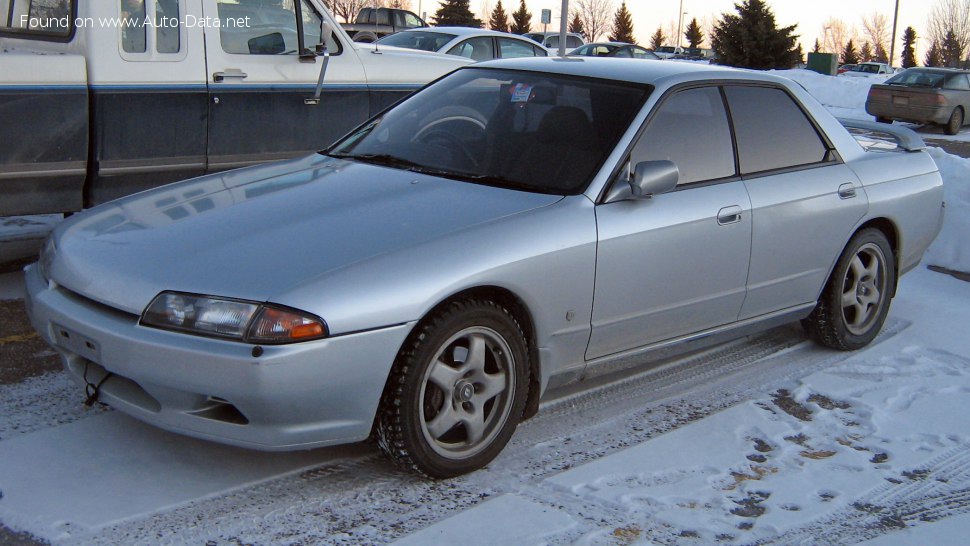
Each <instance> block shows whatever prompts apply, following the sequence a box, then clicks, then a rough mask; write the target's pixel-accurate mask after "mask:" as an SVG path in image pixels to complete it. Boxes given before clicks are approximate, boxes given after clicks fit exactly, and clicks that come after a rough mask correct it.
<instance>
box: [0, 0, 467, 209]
mask: <svg viewBox="0 0 970 546" xmlns="http://www.w3.org/2000/svg"><path fill="white" fill-rule="evenodd" d="M324 29H329V30H327V31H326V39H325V40H321V36H322V35H323V34H324ZM324 46H325V47H324ZM470 62H471V61H470V60H468V59H464V58H462V57H457V56H454V55H441V54H437V53H428V52H423V51H412V50H396V49H395V48H381V49H380V50H379V51H371V50H361V49H358V48H357V47H356V46H355V44H354V42H353V41H352V40H351V39H350V37H349V36H348V35H347V34H346V33H345V32H344V31H343V30H341V28H340V26H339V25H337V24H336V23H335V22H334V20H333V18H332V16H331V15H330V13H329V12H328V11H327V10H326V9H325V6H324V3H323V1H322V0H300V1H298V2H295V3H294V2H286V3H281V2H268V1H258V0H232V1H229V0H96V1H95V0H33V1H30V0H0V120H3V121H2V123H0V142H2V143H3V144H2V145H0V216H15V215H26V214H41V213H61V212H73V211H78V210H81V209H82V208H85V207H89V206H93V205H96V204H99V203H103V202H106V201H108V200H111V199H114V198H116V197H120V196H123V195H127V194H130V193H134V192H136V191H141V190H144V189H148V188H151V187H154V186H159V185H162V184H166V183H169V182H174V181H176V180H181V179H185V178H190V177H193V176H198V175H202V174H205V173H212V172H218V171H223V170H227V169H232V168H236V167H244V166H247V165H254V164H257V163H261V162H265V161H271V160H277V159H284V158H289V157H295V156H299V155H305V154H306V153H308V152H311V151H315V150H319V149H321V148H324V147H326V146H327V145H329V144H330V143H331V142H333V141H334V140H336V139H337V138H338V137H340V136H342V135H344V134H345V133H347V132H348V131H349V130H351V129H353V128H354V127H355V126H357V125H358V124H360V123H361V122H363V121H364V120H366V119H368V118H369V117H370V116H371V115H373V114H375V113H377V112H379V111H380V110H383V109H384V108H385V107H387V106H388V105H390V104H392V103H394V102H396V101H397V100H399V99H401V98H402V97H404V96H406V95H407V94H410V93H411V92H413V91H414V90H416V89H418V88H419V87H421V86H422V85H424V84H425V83H427V82H429V81H431V80H433V79H435V78H438V77H440V76H442V75H443V74H446V73H447V72H450V71H451V70H453V69H455V68H457V67H459V66H462V65H465V64H469V63H470ZM323 69H325V74H322V72H323V71H324V70H323ZM323 76H325V78H323V79H322V81H324V82H325V83H324V84H322V85H320V86H319V87H318V80H321V78H322V77H323ZM317 92H319V93H320V96H319V100H316V101H315V100H314V96H315V95H316V93H317Z"/></svg>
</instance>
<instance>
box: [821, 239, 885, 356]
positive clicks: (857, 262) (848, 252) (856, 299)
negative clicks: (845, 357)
mask: <svg viewBox="0 0 970 546" xmlns="http://www.w3.org/2000/svg"><path fill="white" fill-rule="evenodd" d="M895 282H896V262H895V259H894V257H893V252H892V247H890V245H889V241H888V240H887V239H886V236H885V235H883V233H882V232H881V231H879V230H878V229H873V228H868V229H864V230H862V231H860V232H859V233H857V234H856V235H855V236H854V237H853V238H852V240H850V241H849V244H848V245H847V246H846V247H845V251H843V252H842V256H841V257H839V261H838V262H837V263H836V264H835V269H834V270H833V271H832V276H831V277H830V278H829V281H828V283H826V285H825V289H824V290H823V292H822V296H821V297H820V298H819V300H818V304H817V305H816V306H815V309H814V310H812V314H811V315H809V316H808V318H806V319H804V320H803V321H802V325H803V326H804V327H805V329H806V330H807V331H808V333H809V334H810V335H811V336H812V337H813V338H815V339H816V340H817V341H818V342H819V343H821V344H822V345H825V346H827V347H831V348H833V349H839V350H842V351H852V350H855V349H860V348H862V347H865V346H866V345H868V344H869V343H870V342H871V341H872V340H873V339H874V338H875V337H876V334H878V333H879V330H880V329H881V328H882V325H883V323H884V322H885V321H886V315H887V314H888V313H889V304H890V302H891V300H892V296H893V289H894V287H895Z"/></svg>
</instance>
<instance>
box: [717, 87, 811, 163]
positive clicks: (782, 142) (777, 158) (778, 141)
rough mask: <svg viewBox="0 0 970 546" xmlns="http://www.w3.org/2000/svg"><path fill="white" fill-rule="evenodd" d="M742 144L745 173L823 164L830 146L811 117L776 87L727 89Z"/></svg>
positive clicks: (740, 161)
mask: <svg viewBox="0 0 970 546" xmlns="http://www.w3.org/2000/svg"><path fill="white" fill-rule="evenodd" d="M724 91H725V93H726V95H727V99H728V105H729V107H730V111H731V117H732V118H733V120H734V130H735V134H736V137H737V143H738V161H739V163H740V165H741V174H753V173H760V172H765V171H774V170H779V169H789V168H793V167H802V166H807V165H812V164H816V163H822V162H824V161H826V159H827V158H828V155H829V154H828V146H826V145H825V142H824V141H823V140H822V138H821V136H819V134H818V131H817V130H816V129H815V126H814V125H813V124H812V122H811V121H810V120H809V118H808V115H807V114H806V113H805V112H804V111H803V110H802V108H801V106H799V105H798V104H797V103H796V102H795V100H794V99H793V98H792V97H791V96H790V95H789V94H788V93H786V92H785V91H783V90H781V89H778V88H774V87H754V86H740V85H734V86H731V85H729V86H725V88H724Z"/></svg>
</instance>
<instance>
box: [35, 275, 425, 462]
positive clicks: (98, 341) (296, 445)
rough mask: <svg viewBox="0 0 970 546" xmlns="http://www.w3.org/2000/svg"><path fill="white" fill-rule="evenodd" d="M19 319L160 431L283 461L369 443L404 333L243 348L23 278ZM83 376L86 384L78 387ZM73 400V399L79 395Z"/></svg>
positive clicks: (402, 329) (105, 397)
mask: <svg viewBox="0 0 970 546" xmlns="http://www.w3.org/2000/svg"><path fill="white" fill-rule="evenodd" d="M25 274H26V285H27V298H26V305H27V311H28V314H29V315H30V319H31V323H32V324H33V326H34V328H36V329H37V331H38V333H39V334H40V335H41V337H43V338H44V340H45V341H47V342H48V343H49V344H50V345H51V346H53V347H54V348H55V349H56V350H57V352H58V353H59V354H60V356H61V359H62V361H63V364H64V367H65V369H66V370H67V371H68V373H69V374H70V375H71V376H73V377H74V378H75V379H76V380H78V382H79V383H80V384H81V385H85V384H86V383H93V384H97V383H98V382H100V381H101V379H102V378H103V377H104V376H105V375H106V374H107V373H108V372H110V373H112V374H114V375H112V376H111V377H110V378H109V379H108V380H107V381H106V382H105V383H104V384H103V385H102V387H101V389H100V394H101V396H100V399H101V400H102V401H104V402H106V403H108V404H109V405H111V406H112V407H114V408H115V409H118V410H121V411H123V412H125V413H127V414H129V415H131V416H133V417H135V418H138V419H140V420H142V421H145V422H147V423H151V424H153V425H156V426H158V427H161V428H164V429H167V430H171V431H174V432H179V433H183V434H187V435H189V436H194V437H198V438H203V439H208V440H214V441H217V442H221V443H227V444H232V445H237V446H242V447H247V448H253V449H260V450H270V451H285V450H294V449H307V448H312V447H319V446H326V445H334V444H341V443H348V442H355V441H360V440H363V439H365V438H367V436H368V434H369V433H370V430H371V425H372V423H373V421H374V416H375V414H376V411H377V406H378V403H379V402H380V397H381V393H382V392H383V389H384V384H385V381H386V380H387V376H388V374H389V372H390V369H391V365H392V364H393V362H394V357H395V356H396V354H397V352H398V350H399V349H400V347H401V344H402V343H403V342H404V339H405V337H406V336H407V334H408V332H410V330H411V327H412V326H413V324H412V323H409V324H403V325H398V326H391V327H387V328H381V329H377V330H371V331H367V332H362V333H357V334H349V335H343V336H337V337H332V338H327V339H322V340H318V341H312V342H306V343H298V344H292V345H280V346H265V347H263V353H262V354H261V355H260V356H258V357H255V356H253V354H254V353H253V345H249V344H245V343H238V342H232V341H224V340H219V339H210V338H204V337H198V336H193V335H186V334H180V333H176V332H168V331H164V330H158V329H154V328H148V327H143V326H139V325H138V317H136V316H132V315H129V314H127V313H122V312H120V311H116V310H114V309H111V308H108V307H105V306H103V305H100V304H98V303H95V302H93V301H90V300H87V299H85V298H83V297H80V296H78V295H76V294H73V293H71V292H69V291H67V290H64V289H63V288H60V287H57V286H56V284H52V285H48V283H47V282H46V281H45V280H44V279H43V278H42V277H41V275H40V274H39V272H38V270H37V267H36V266H30V267H28V268H27V270H26V272H25ZM85 373H86V375H87V378H86V380H85V379H84V378H83V377H84V375H85ZM78 397H79V399H80V398H82V391H81V390H80V389H79V392H78Z"/></svg>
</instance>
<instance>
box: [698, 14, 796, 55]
mask: <svg viewBox="0 0 970 546" xmlns="http://www.w3.org/2000/svg"><path fill="white" fill-rule="evenodd" d="M734 9H735V10H737V15H735V14H731V13H724V14H722V15H721V19H720V20H719V21H718V22H717V23H715V25H714V31H713V36H711V47H712V48H713V49H714V52H715V53H716V54H717V56H718V58H719V59H720V61H719V62H720V63H721V64H726V65H731V66H739V67H742V68H754V69H761V70H765V69H770V68H791V67H792V66H794V65H795V64H796V63H797V62H798V59H797V57H796V55H797V50H796V48H795V41H796V39H797V38H798V36H797V35H794V34H793V33H794V32H795V27H796V26H797V25H792V26H789V27H784V28H778V26H777V25H776V24H775V14H774V13H772V11H771V9H770V8H769V7H768V6H767V5H766V4H765V2H764V0H743V1H742V2H740V3H737V4H735V5H734Z"/></svg>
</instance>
